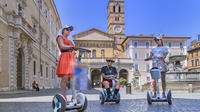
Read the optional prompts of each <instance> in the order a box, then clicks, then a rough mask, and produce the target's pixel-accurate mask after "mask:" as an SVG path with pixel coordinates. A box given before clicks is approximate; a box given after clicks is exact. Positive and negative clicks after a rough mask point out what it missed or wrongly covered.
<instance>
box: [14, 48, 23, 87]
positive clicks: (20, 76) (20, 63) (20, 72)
mask: <svg viewBox="0 0 200 112" xmlns="http://www.w3.org/2000/svg"><path fill="white" fill-rule="evenodd" d="M24 75H25V74H24V55H23V52H22V49H21V48H20V49H19V50H18V55H17V77H16V78H17V85H16V86H17V89H18V90H21V89H25V87H24V86H25V77H24Z"/></svg>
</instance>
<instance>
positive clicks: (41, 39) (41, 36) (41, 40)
mask: <svg viewBox="0 0 200 112" xmlns="http://www.w3.org/2000/svg"><path fill="white" fill-rule="evenodd" d="M40 43H41V44H42V43H43V35H42V32H40Z"/></svg>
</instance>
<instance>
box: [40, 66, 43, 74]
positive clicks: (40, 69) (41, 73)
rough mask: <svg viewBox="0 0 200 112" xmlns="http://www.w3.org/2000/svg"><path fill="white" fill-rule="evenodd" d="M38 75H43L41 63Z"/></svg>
mask: <svg viewBox="0 0 200 112" xmlns="http://www.w3.org/2000/svg"><path fill="white" fill-rule="evenodd" d="M40 76H41V77H43V69H42V64H41V65H40Z"/></svg>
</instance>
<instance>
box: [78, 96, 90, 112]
mask: <svg viewBox="0 0 200 112" xmlns="http://www.w3.org/2000/svg"><path fill="white" fill-rule="evenodd" d="M87 105H88V101H87V97H86V96H85V102H84V105H83V107H82V108H81V109H79V110H78V112H84V111H85V110H86V109H87Z"/></svg>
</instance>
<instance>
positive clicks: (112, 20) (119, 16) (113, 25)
mask: <svg viewBox="0 0 200 112" xmlns="http://www.w3.org/2000/svg"><path fill="white" fill-rule="evenodd" d="M107 13H108V34H110V35H113V36H114V37H115V42H116V44H121V43H122V42H123V40H124V39H125V27H124V26H125V25H124V0H109V3H108V6H107Z"/></svg>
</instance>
